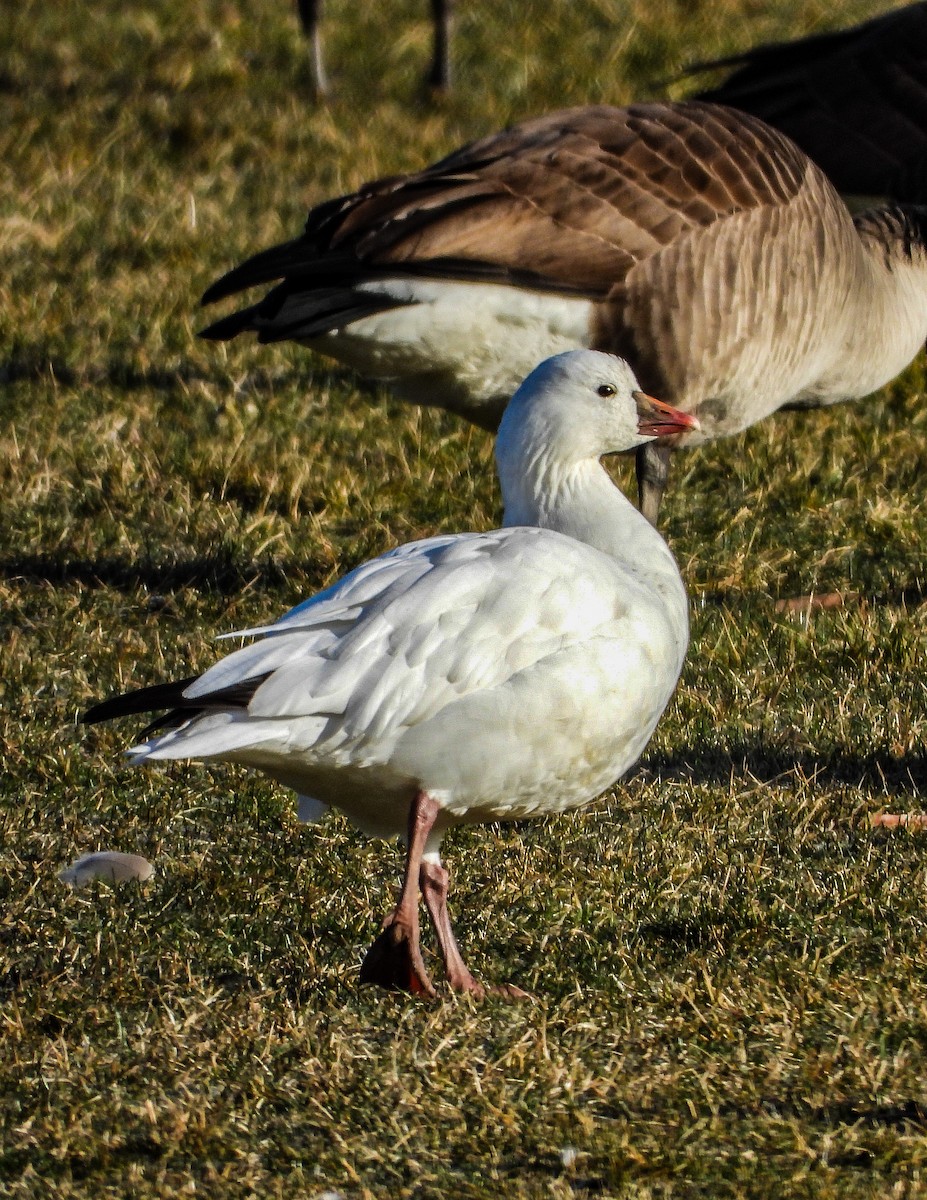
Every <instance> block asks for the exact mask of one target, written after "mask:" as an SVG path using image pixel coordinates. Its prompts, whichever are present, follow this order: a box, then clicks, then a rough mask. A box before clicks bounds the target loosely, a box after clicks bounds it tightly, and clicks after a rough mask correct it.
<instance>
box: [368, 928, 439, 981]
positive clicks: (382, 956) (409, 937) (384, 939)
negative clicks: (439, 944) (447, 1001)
mask: <svg viewBox="0 0 927 1200" xmlns="http://www.w3.org/2000/svg"><path fill="white" fill-rule="evenodd" d="M360 981H361V983H375V984H377V985H378V986H379V987H382V988H387V989H388V990H389V991H392V992H411V993H412V994H413V995H416V996H429V997H431V996H434V994H435V989H434V986H433V984H432V982H431V980H430V979H429V977H428V972H427V971H426V970H425V964H424V962H423V961H422V952H421V949H420V947H419V945H418V937H417V936H415V934H414V933H413V931H412V930H410V929H407V928H406V927H404V926H403V924H402V922H401V921H397V920H394V919H393V918H392V917H388V918H387V922H386V925H385V926H384V928H383V932H382V933H381V934H380V936H379V937H378V938H377V940H376V941H375V942H374V943H373V945H372V946H371V947H370V949H369V950H368V951H367V953H366V955H365V956H364V961H363V963H362V964H361V970H360Z"/></svg>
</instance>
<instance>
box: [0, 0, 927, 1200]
mask: <svg viewBox="0 0 927 1200" xmlns="http://www.w3.org/2000/svg"><path fill="white" fill-rule="evenodd" d="M331 8H332V11H331V14H330V17H329V20H328V25H327V29H326V33H327V41H328V55H329V60H330V65H331V66H332V69H333V72H334V75H335V83H336V87H337V96H336V98H335V100H333V102H332V103H331V104H330V105H329V106H328V107H325V108H314V107H313V106H312V105H311V104H310V102H309V101H308V99H307V95H306V87H307V84H306V77H305V71H304V56H305V49H304V47H303V45H302V44H301V42H300V40H299V37H298V34H297V29H296V21H295V15H294V14H293V13H291V12H290V7H289V6H288V5H285V4H274V5H266V4H265V5H262V4H258V3H256V2H254V0H241V2H240V3H238V4H232V3H230V2H229V0H221V2H220V0H212V2H202V3H199V4H195V5H194V4H189V3H187V4H181V3H179V2H178V0H160V2H157V3H150V4H149V5H148V6H147V7H139V6H137V5H136V6H133V5H130V6H125V5H123V6H119V5H116V4H115V3H113V2H112V0H96V2H95V3H88V4H81V5H78V4H76V3H73V2H70V0H69V2H65V3H62V4H59V5H39V4H38V3H36V2H35V0H30V2H26V3H21V4H19V5H17V6H15V7H14V8H13V9H12V10H11V13H10V14H7V15H6V16H5V20H6V21H7V27H8V28H7V38H6V39H5V42H4V46H3V48H2V49H0V108H2V112H3V119H2V120H0V145H2V153H0V378H2V380H3V381H4V389H3V405H4V418H3V422H2V426H0V494H2V497H3V500H2V504H3V520H2V523H0V620H2V623H3V639H2V643H0V695H2V698H3V701H4V703H3V709H2V714H0V746H2V750H3V761H4V772H3V777H2V784H0V787H2V800H0V830H2V845H3V848H4V853H3V858H2V864H0V901H2V903H0V1019H2V1021H3V1040H2V1043H0V1046H2V1049H0V1114H2V1117H0V1181H2V1187H3V1190H4V1192H5V1194H7V1195H10V1196H11V1197H16V1198H19V1200H24V1198H26V1197H30V1198H31V1197H34V1196H45V1195H47V1196H55V1197H58V1198H64V1200H70V1198H72V1197H74V1198H76V1197H83V1196H93V1197H94V1198H95V1200H103V1198H106V1197H121V1196H129V1195H131V1196H136V1197H142V1198H144V1197H155V1196H158V1197H164V1196H175V1195H181V1194H183V1195H186V1194H193V1193H195V1194H198V1195H205V1196H215V1197H223V1198H225V1197H237V1196H242V1197H245V1196H260V1197H264V1196H267V1197H272V1196H281V1197H282V1196H287V1197H292V1196H300V1197H301V1196H307V1197H313V1196H316V1195H318V1194H320V1193H321V1192H323V1191H324V1190H325V1189H327V1188H331V1189H336V1190H338V1191H339V1192H340V1193H341V1194H342V1195H344V1196H351V1197H353V1196H358V1197H400V1196H407V1197H413V1196H414V1197H416V1198H419V1197H421V1198H425V1197H436V1198H437V1197H448V1196H462V1197H474V1198H475V1197H496V1196H513V1197H525V1198H528V1197H541V1196H543V1197H551V1196H553V1197H570V1196H592V1195H596V1196H608V1197H612V1196H615V1197H618V1196H621V1197H629V1198H630V1197H634V1198H641V1200H643V1198H645V1197H657V1196H687V1195H692V1196H694V1195H705V1196H712V1197H715V1196H746V1195H750V1194H756V1195H776V1196H804V1195H808V1196H811V1195H813V1196H820V1197H841V1198H843V1197H856V1196H859V1197H863V1196H873V1197H876V1196H878V1197H883V1196H912V1195H915V1194H920V1192H921V1191H922V1180H923V1179H924V1178H925V1173H927V1141H925V1137H924V1129H925V1125H927V1093H925V1084H924V1079H925V1047H927V983H925V979H927V971H925V967H927V956H925V949H924V939H923V896H924V890H925V885H927V879H925V867H924V841H923V837H924V835H923V834H919V833H917V832H916V831H915V830H913V829H899V830H895V831H890V830H879V829H877V830H871V829H870V828H869V822H868V818H869V815H870V814H872V813H873V812H877V811H879V810H881V809H885V810H886V811H888V812H918V811H920V810H921V809H922V807H923V802H924V791H925V787H927V754H925V749H924V735H925V728H927V692H925V673H924V659H925V645H927V608H925V605H924V598H925V588H927V561H925V560H927V545H925V538H924V529H925V496H927V485H925V479H927V407H925V404H924V375H923V366H922V365H918V366H916V367H914V368H912V370H911V371H909V372H908V374H907V376H906V377H905V378H904V379H903V380H902V381H900V382H899V383H897V384H896V385H895V386H893V387H892V388H890V389H888V390H887V391H886V392H885V393H884V394H882V395H881V396H880V397H879V398H878V399H877V400H874V401H871V402H867V403H864V404H859V405H856V406H852V407H850V406H847V407H845V408H842V409H838V410H835V411H832V412H828V413H817V414H783V415H781V416H779V417H777V418H776V419H774V420H771V421H769V422H766V423H765V424H764V425H763V426H762V427H759V428H757V429H754V430H752V431H750V432H749V433H748V434H747V435H745V436H743V437H741V438H737V439H734V440H732V441H730V442H728V443H725V444H724V445H719V446H716V447H712V448H710V449H708V450H706V451H704V452H697V453H693V454H692V455H690V456H689V457H687V458H686V459H685V460H684V462H683V464H682V465H681V466H680V469H679V471H678V477H677V480H676V485H675V487H674V489H673V492H672V495H671V498H670V503H669V506H668V512H667V531H668V534H669V537H670V539H671V541H672V544H673V546H674V548H675V550H676V552H677V554H678V556H679V559H680V562H681V563H682V566H683V569H684V573H685V575H686V578H687V581H688V583H689V586H690V589H691V592H692V598H693V643H692V653H691V656H690V660H689V663H688V665H687V667H686V670H685V674H684V678H683V682H682V685H681V687H680V690H679V692H678V695H677V698H676V700H675V701H674V703H673V705H672V706H671V709H670V711H669V712H668V713H667V716H666V719H665V720H664V721H663V723H662V724H661V726H660V728H659V730H658V732H657V735H656V737H655V739H654V741H653V743H652V745H651V747H650V749H649V751H648V753H647V755H646V757H645V760H644V762H643V764H642V765H641V767H640V768H639V769H638V770H637V771H636V772H635V773H634V775H633V777H632V778H631V779H629V780H628V781H626V782H625V783H623V784H622V785H620V786H619V787H618V788H617V789H616V790H615V792H614V793H613V794H611V795H608V796H606V797H604V798H603V799H602V800H601V801H600V802H599V803H598V804H597V805H595V806H593V807H592V808H591V809H589V810H587V811H586V812H585V813H583V814H580V815H578V816H575V817H573V818H570V819H560V820H556V821H550V822H545V823H535V824H525V825H523V826H517V827H511V826H505V827H498V828H486V829H476V830H469V831H465V832H462V833H459V834H457V835H454V836H453V837H451V838H449V839H448V844H447V852H448V860H449V862H450V864H451V866H452V868H453V870H454V874H455V908H456V911H457V912H458V913H459V914H460V927H461V933H462V938H463V941H464V943H465V949H466V951H467V953H468V956H469V957H470V958H471V960H472V962H473V966H474V968H475V969H477V970H478V971H479V973H480V974H482V975H483V976H485V977H486V978H487V979H490V980H500V981H501V980H504V979H518V980H519V981H520V982H521V983H522V984H523V985H524V986H526V987H528V988H529V989H530V990H531V991H532V992H533V993H534V995H535V996H536V997H537V1000H536V1001H535V1002H533V1003H529V1004H524V1005H517V1006H511V1005H507V1004H505V1003H503V1002H500V1001H497V1000H488V1001H486V1002H484V1003H479V1004H477V1003H473V1002H471V1001H469V1000H466V999H463V1000H461V999H455V998H450V997H449V998H445V999H442V1000H441V1001H440V1002H439V1003H437V1004H434V1005H425V1004H421V1003H417V1002H414V1001H411V1000H409V999H407V998H403V997H392V996H386V995H381V994H379V993H376V992H371V991H369V990H360V989H359V988H358V987H357V970H358V964H359V961H360V957H361V954H362V951H363V948H364V947H365V946H366V945H367V944H368V943H369V941H370V940H371V939H372V936H373V934H374V932H375V930H376V927H377V923H378V919H379V916H380V915H381V914H382V912H383V911H384V910H385V908H386V907H387V905H388V903H389V897H390V892H391V888H392V886H393V883H394V879H395V877H396V874H397V870H398V854H397V852H396V850H395V848H393V847H389V846H385V845H383V844H381V843H370V842H364V841H362V840H361V839H360V838H359V837H358V836H357V835H356V834H355V833H353V832H352V831H351V830H350V829H349V827H348V826H347V825H346V824H345V823H344V822H343V821H341V820H339V819H332V820H331V821H329V822H328V823H327V824H325V825H324V826H322V827H321V828H320V829H317V828H303V827H301V826H299V825H298V823H297V822H296V821H295V818H294V816H293V813H292V810H291V802H290V799H289V797H288V796H286V795H285V794H283V793H281V792H280V791H279V790H277V789H275V788H273V787H272V786H270V785H269V784H266V783H264V782H263V781H260V780H258V779H256V778H254V777H252V776H248V775H246V774H244V773H243V772H236V771H232V770H218V769H216V770H208V769H204V768H199V767H185V766H184V767H176V768H172V769H169V770H165V771H158V772H151V773H146V772H142V771H138V770H131V769H129V768H128V767H126V766H125V765H124V764H123V763H122V761H121V759H120V751H121V749H122V747H123V746H124V745H126V744H127V738H128V737H130V736H131V731H130V730H128V729H126V728H120V729H113V730H109V729H107V730H103V731H97V730H93V731H88V730H84V729H78V728H76V727H75V725H74V717H75V714H76V713H77V712H78V711H79V710H80V709H81V708H82V707H83V706H84V705H85V704H86V703H87V702H88V701H90V700H91V699H94V698H97V697H99V696H102V695H104V694H107V693H109V692H110V691H112V690H114V689H116V688H118V687H122V686H128V685H132V684H142V683H145V682H149V681H151V680H154V679H157V678H160V677H163V676H164V675H166V674H170V673H186V672H187V671H189V670H190V669H195V668H197V667H202V666H205V665H206V664H207V663H208V662H210V661H211V660H212V658H213V656H214V655H215V653H216V649H215V646H214V644H213V641H212V637H213V635H214V634H215V633H216V632H219V631H222V630H225V629H228V628H233V627H236V626H241V625H246V624H249V623H256V622H258V621H261V620H264V619H266V618H267V617H269V616H272V615H274V614H275V613H278V612H280V611H281V610H282V609H283V608H284V606H285V605H287V604H288V603H290V602H292V601H294V600H296V599H297V598H299V597H301V596H304V595H305V594H306V593H307V592H309V591H310V590H312V589H314V588H316V587H318V586H320V585H322V584H324V583H325V582H327V581H328V580H330V579H331V578H332V577H334V576H335V575H336V574H338V573H340V572H342V571H344V570H345V569H347V568H348V567H350V566H352V565H353V564H355V563H356V562H358V561H360V560H361V559H363V558H365V557H367V556H369V555H371V554H375V553H378V552H379V551H381V550H383V549H384V548H386V547H388V546H390V545H393V544H395V543H396V542H399V541H403V540H407V539H409V538H411V537H414V536H418V535H422V534H426V533H431V532H435V531H438V530H442V529H461V528H470V527H488V526H489V525H491V524H492V523H494V522H495V520H496V519H497V516H498V513H497V505H498V502H497V493H496V490H495V484H494V481H493V476H492V459H491V445H490V442H489V439H488V438H487V437H486V436H485V435H484V434H482V433H480V432H479V431H476V430H472V429H469V428H464V427H462V426H461V425H460V424H459V423H457V422H455V421H454V420H453V419H451V418H450V417H447V416H445V415H443V414H437V413H433V412H432V413H426V412H416V411H412V410H410V409H407V408H402V407H400V406H398V405H396V404H395V403H393V402H392V401H390V400H389V399H388V398H387V397H385V396H383V395H382V394H379V393H376V392H371V391H369V390H366V389H362V388H360V387H359V386H358V385H357V383H356V381H355V380H354V379H353V378H352V377H350V376H349V375H348V374H346V373H343V372H341V371H338V370H333V369H329V368H328V367H327V366H326V365H325V364H324V363H322V362H320V361H318V360H314V359H312V358H311V357H310V356H308V355H306V354H302V353H299V352H296V351H293V350H291V349H288V348H274V349H265V350H258V349H257V348H255V347H254V346H253V345H249V344H242V345H237V344H235V345H232V346H231V347H229V348H228V349H227V350H224V349H223V348H221V347H216V346H214V345H203V344H200V343H198V342H197V341H196V340H195V339H194V336H193V334H194V331H195V329H196V327H197V325H198V323H199V322H200V314H199V313H198V312H197V310H196V300H197V297H198V295H199V294H200V292H201V291H202V289H203V287H204V286H205V285H206V284H207V283H208V282H210V281H211V280H212V278H213V277H214V276H215V275H216V274H217V273H219V272H220V271H222V270H223V269H224V268H226V267H227V266H229V265H230V264H231V263H233V262H234V261H236V260H237V259H238V258H239V257H240V256H242V255H244V254H246V253H248V252H250V251H252V250H254V249H256V248H258V247H260V246H262V245H264V244H266V243H267V242H268V241H270V240H272V239H274V238H277V237H280V236H284V235H288V234H290V233H292V232H293V231H294V230H296V229H297V228H298V227H299V224H300V222H301V219H302V216H303V213H304V210H305V208H306V206H307V205H308V204H309V203H310V202H313V201H316V200H320V199H322V198H324V197H326V196H328V195H330V194H332V193H333V192H335V191H337V190H338V189H342V188H347V187H350V186H353V185H354V184H357V183H358V182H360V181H361V180H362V179H364V178H367V177H371V176H375V175H378V174H382V173H384V172H387V171H392V170H398V169H402V168H403V167H411V166H415V165H419V164H421V163H422V162H424V161H425V160H427V159H429V158H431V157H433V156H435V155H437V154H439V153H443V152H445V151H446V150H448V149H450V148H451V147H452V146H454V145H455V144H457V143H458V142H459V141H461V140H462V139H464V138H466V137H470V136H475V135H477V134H479V133H482V132H484V131H486V130H489V129H491V128H494V127H496V126H498V125H500V124H502V123H504V122H505V121H508V120H510V119H513V118H515V117H518V116H521V115H523V114H526V113H528V112H532V111H537V110H540V109H544V108H550V107H552V106H555V105H559V104H567V103H579V102H583V101H586V100H598V99H610V100H616V101H623V100H627V99H630V98H632V97H642V96H646V95H654V94H658V93H659V89H660V84H659V81H660V80H664V79H666V78H669V77H670V76H672V75H674V74H675V73H676V72H677V71H678V70H679V69H680V68H681V67H682V66H683V65H685V64H686V63H687V62H689V61H692V60H693V59H695V58H699V57H705V56H709V55H712V54H719V53H724V52H729V51H731V50H733V49H736V48H737V47H739V46H744V45H747V44H749V43H750V42H751V41H754V40H756V39H757V38H760V37H774V36H785V35H788V34H791V33H799V32H804V31H806V30H807V29H809V28H813V27H817V26H819V25H820V23H821V22H822V21H829V22H832V23H838V22H840V21H841V20H852V19H858V18H859V17H860V16H862V15H864V14H865V13H866V12H867V11H869V6H868V5H866V4H864V3H862V2H861V0H854V2H847V3H840V4H830V5H824V4H822V3H821V2H820V0H817V2H815V3H810V2H802V3H799V2H797V0H796V2H794V3H791V4H789V5H773V4H767V3H762V4H761V3H753V2H750V3H748V2H747V0H727V2H726V3H724V4H711V5H708V4H699V3H682V2H681V0H680V2H678V3H675V2H671V0H650V2H648V3H643V0H629V3H627V4H618V3H609V2H608V0H571V2H567V0H563V2H562V3H559V4H553V5H551V4H549V3H541V0H524V2H521V3H518V4H516V3H514V2H512V0H508V2H505V3H494V4H490V3H489V2H488V0H472V2H468V3H466V4H464V3H461V5H460V8H461V16H460V26H459V32H458V36H457V41H456V57H457V61H458V77H459V80H460V86H459V90H458V91H457V93H456V94H455V95H454V96H453V97H452V98H451V99H450V100H448V101H447V102H446V103H443V104H442V105H440V106H438V107H434V106H431V105H429V104H428V103H426V102H425V101H424V100H422V99H421V98H420V96H419V93H418V88H419V83H418V81H419V78H420V74H421V71H422V69H423V65H424V63H425V61H426V59H427V54H428V36H429V35H428V25H427V21H426V20H425V15H424V11H425V5H424V4H422V3H419V2H416V3H413V2H412V0H408V2H405V3H399V2H396V3H389V4H387V3H383V4H379V5H366V6H365V5H362V4H357V3H351V4H349V3H347V2H345V3H344V4H343V5H332V6H331ZM673 90H674V92H675V93H676V94H679V93H680V91H681V87H680V85H673ZM860 336H865V330H860ZM812 592H814V593H829V592H840V593H845V594H847V595H852V597H853V598H852V599H850V600H849V601H848V603H846V604H845V605H844V606H843V607H841V608H837V609H834V610H812V611H811V612H810V613H808V614H805V615H802V614H801V613H799V614H798V615H797V616H796V617H793V618H790V617H788V616H787V615H783V614H778V613H777V612H776V611H775V607H774V604H775V601H776V600H777V599H780V598H789V597H794V596H801V595H806V594H809V593H812ZM106 847H113V848H118V849H122V850H126V851H134V852H138V853H141V854H144V855H145V856H146V857H148V858H150V859H152V860H154V861H155V862H156V865H157V871H158V874H157V875H156V877H155V879H154V880H153V881H151V882H150V883H149V884H147V885H145V886H143V887H139V886H136V885H127V886H122V887H120V888H118V889H113V888H110V887H107V886H105V885H95V886H94V887H91V888H89V889H87V890H86V891H83V892H80V893H74V894H72V893H70V892H69V891H67V889H65V888H64V887H63V886H62V885H61V884H60V883H59V882H58V880H57V877H56V876H57V871H58V869H59V867H60V866H61V865H63V864H64V863H67V862H69V861H71V860H72V859H73V858H74V857H75V856H76V855H77V854H78V853H80V852H83V851H86V850H91V849H96V848H106Z"/></svg>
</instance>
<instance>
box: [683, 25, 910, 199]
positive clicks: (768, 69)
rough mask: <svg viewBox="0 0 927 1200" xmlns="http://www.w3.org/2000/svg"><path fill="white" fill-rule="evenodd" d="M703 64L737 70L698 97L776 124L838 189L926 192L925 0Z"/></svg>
mask: <svg viewBox="0 0 927 1200" xmlns="http://www.w3.org/2000/svg"><path fill="white" fill-rule="evenodd" d="M708 67H737V68H738V70H736V71H735V72H734V74H733V75H731V76H730V77H729V78H728V79H727V80H726V81H725V82H724V83H723V84H721V86H720V87H717V88H712V89H711V90H709V91H705V92H702V93H700V95H699V97H698V98H699V99H701V100H710V101H713V102H714V103H717V104H729V105H731V106H732V107H733V108H739V109H741V110H742V111H743V112H749V113H753V115H754V116H757V117H762V119H763V120H764V121H768V122H769V124H770V125H775V127H776V128H777V129H781V130H782V132H783V133H787V134H788V135H789V137H790V138H793V139H794V140H795V141H796V142H797V143H798V145H799V146H801V148H802V150H804V151H805V153H806V154H808V155H810V156H811V158H813V159H814V161H815V162H816V163H817V164H818V166H819V167H822V168H823V170H824V171H825V172H826V174H827V176H828V178H829V179H830V180H831V182H832V183H833V184H834V185H835V186H836V187H837V189H838V190H839V191H841V192H843V193H844V194H845V195H852V196H868V197H874V196H891V197H892V198H893V199H894V200H904V201H918V202H920V201H924V200H927V3H920V4H909V5H908V6H907V7H905V8H900V9H897V10H895V11H894V12H888V13H883V14H882V15H881V16H878V17H875V18H874V19H873V20H871V21H866V22H865V23H864V24H862V25H856V26H854V27H853V28H851V29H845V30H841V31H839V32H837V33H825V34H818V35H816V36H814V37H807V38H801V39H800V40H798V41H794V42H781V43H774V44H772V45H765V46H757V47H756V48H755V49H753V50H748V51H747V52H746V53H745V54H738V55H735V56H733V57H731V58H726V59H722V60H719V61H715V62H710V63H703V64H701V65H700V66H698V67H694V68H693V72H694V71H699V70H703V69H707V68H708Z"/></svg>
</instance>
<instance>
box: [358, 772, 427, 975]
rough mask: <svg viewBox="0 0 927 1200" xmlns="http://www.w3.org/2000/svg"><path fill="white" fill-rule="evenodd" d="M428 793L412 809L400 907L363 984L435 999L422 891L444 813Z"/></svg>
mask: <svg viewBox="0 0 927 1200" xmlns="http://www.w3.org/2000/svg"><path fill="white" fill-rule="evenodd" d="M440 811H441V810H440V807H439V805H438V804H437V802H436V801H435V800H432V798H431V797H430V796H429V795H428V793H427V792H418V793H416V796H415V799H414V800H413V801H412V805H411V807H410V809H409V835H408V849H407V851H406V869H405V875H404V876H403V881H402V891H401V892H400V894H399V903H398V904H397V905H396V907H395V908H394V909H393V911H392V912H391V913H390V915H389V916H388V917H387V918H386V920H385V921H384V922H383V932H382V933H381V934H380V936H379V937H378V938H377V940H376V941H375V942H374V943H373V945H372V946H371V947H370V949H369V950H368V951H367V955H366V957H365V958H364V961H363V963H362V965H361V972H360V979H361V983H378V984H379V985H380V986H381V987H385V988H389V989H391V990H392V991H409V992H416V993H418V994H420V995H425V996H434V994H435V989H434V987H433V986H432V982H431V980H430V979H429V978H428V972H427V971H426V970H425V963H424V961H423V959H422V948H421V944H420V941H419V923H418V887H419V872H420V870H421V866H422V854H423V853H424V850H425V843H426V842H427V840H428V835H429V833H430V832H431V829H432V826H433V825H434V823H435V818H436V817H437V815H438V813H439V812H440Z"/></svg>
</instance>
